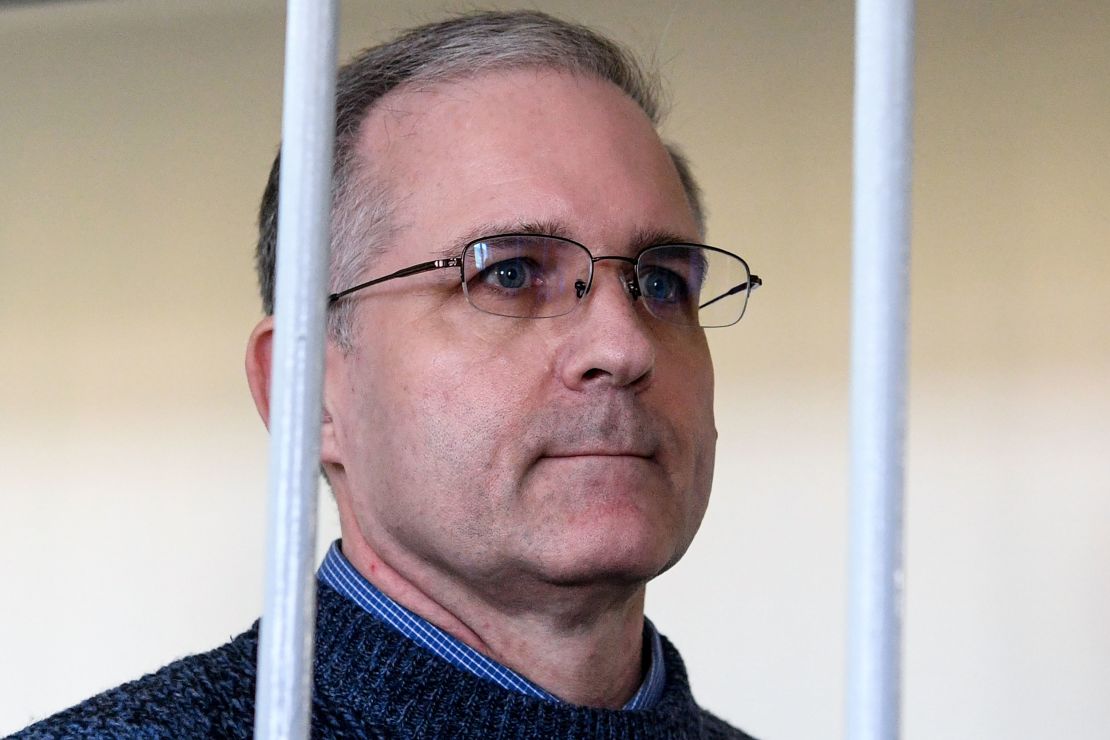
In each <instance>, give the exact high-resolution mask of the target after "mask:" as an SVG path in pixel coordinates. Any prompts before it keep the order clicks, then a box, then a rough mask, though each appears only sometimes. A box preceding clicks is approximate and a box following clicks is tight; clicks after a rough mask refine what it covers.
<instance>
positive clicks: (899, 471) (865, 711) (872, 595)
mask: <svg viewBox="0 0 1110 740" xmlns="http://www.w3.org/2000/svg"><path fill="white" fill-rule="evenodd" d="M912 112H913V2H912V0H859V1H858V2H857V4H856V75H855V131H854V137H853V138H854V144H853V149H854V151H853V159H854V161H853V177H854V182H853V189H854V206H853V242H854V246H853V259H852V283H853V299H852V468H851V469H852V473H851V478H852V498H851V508H852V513H851V553H850V562H849V568H850V573H849V591H850V593H849V606H848V676H847V706H846V729H847V737H848V740H894V738H897V737H899V733H900V713H901V640H902V491H903V484H904V473H903V459H904V454H905V453H904V448H905V443H904V440H905V408H906V400H905V394H906V330H907V316H908V292H909V253H910V250H909V230H910V217H909V214H910V207H909V201H910V165H911V158H912V129H911V124H912V121H911V118H912Z"/></svg>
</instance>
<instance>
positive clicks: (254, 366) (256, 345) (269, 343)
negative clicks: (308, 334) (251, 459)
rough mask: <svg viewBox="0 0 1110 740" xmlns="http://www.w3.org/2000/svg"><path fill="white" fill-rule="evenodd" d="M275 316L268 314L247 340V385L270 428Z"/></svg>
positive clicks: (259, 411)
mask: <svg viewBox="0 0 1110 740" xmlns="http://www.w3.org/2000/svg"><path fill="white" fill-rule="evenodd" d="M273 349H274V317H273V316H266V317H265V318H263V319H262V320H261V321H259V322H258V325H257V326H255V327H254V331H252V332H251V336H250V339H248V340H247V356H246V370H247V385H249V386H250V389H251V397H252V398H253V399H254V406H255V408H257V409H258V415H259V416H261V417H262V423H264V424H265V425H266V428H267V429H269V428H270V377H271V375H270V373H271V370H272V367H273Z"/></svg>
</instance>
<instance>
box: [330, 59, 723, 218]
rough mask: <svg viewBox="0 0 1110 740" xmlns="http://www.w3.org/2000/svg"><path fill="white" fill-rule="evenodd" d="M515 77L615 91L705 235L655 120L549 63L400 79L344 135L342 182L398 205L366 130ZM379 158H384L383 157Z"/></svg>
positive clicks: (598, 78)
mask: <svg viewBox="0 0 1110 740" xmlns="http://www.w3.org/2000/svg"><path fill="white" fill-rule="evenodd" d="M520 73H534V74H536V75H543V74H545V73H552V74H558V75H563V76H565V77H568V78H571V79H574V80H580V81H591V82H597V83H601V86H602V87H604V88H606V89H609V90H611V91H612V92H615V93H617V94H618V95H619V96H620V97H621V98H622V99H623V100H624V101H625V102H627V103H628V104H629V106H630V107H629V112H631V113H632V114H633V115H638V116H640V117H642V119H643V121H644V123H646V124H647V128H648V129H649V130H650V131H651V132H652V133H653V134H654V136H655V138H656V139H657V140H658V142H659V144H660V147H661V148H662V149H663V151H664V153H665V154H666V155H667V158H668V160H669V161H670V163H671V165H672V167H673V168H674V169H675V175H676V177H678V179H679V181H680V184H681V185H682V190H683V193H684V195H686V200H687V205H688V206H689V207H690V209H691V211H692V212H693V214H694V220H695V222H697V225H698V230H699V236H702V237H703V236H704V224H703V223H702V221H701V215H700V213H699V209H698V207H697V204H695V203H692V202H690V198H689V193H688V192H687V188H686V183H685V182H682V180H683V173H682V172H681V169H680V165H679V163H678V162H677V161H675V160H676V159H678V158H681V157H682V154H681V153H680V152H679V151H678V150H677V148H676V147H675V146H674V145H672V144H671V143H670V142H668V141H666V140H665V139H664V138H663V137H662V134H661V132H660V131H659V122H658V121H657V120H656V118H655V117H653V116H652V115H651V112H650V111H647V110H645V109H644V106H643V105H642V104H641V102H640V101H639V100H637V99H636V98H634V97H633V96H632V95H630V94H629V93H628V91H627V90H626V89H624V88H623V87H621V86H620V85H618V84H617V83H615V82H614V81H613V80H612V79H610V78H608V77H605V76H603V75H601V74H599V73H597V72H596V71H594V70H591V69H584V68H581V67H579V66H576V65H573V64H566V65H554V64H546V63H521V64H512V65H487V66H485V67H484V68H480V69H478V70H471V71H465V72H462V71H455V72H453V73H451V74H443V75H435V76H431V77H427V78H415V79H409V80H405V81H404V82H402V83H400V84H398V85H396V86H395V87H393V88H392V89H390V90H389V91H388V92H386V93H384V94H383V95H381V96H380V97H378V98H377V99H376V100H374V101H373V102H372V103H371V104H369V105H368V106H366V108H365V110H364V111H363V113H362V116H361V118H360V119H359V123H358V125H357V126H356V127H355V128H353V129H352V130H350V131H349V132H348V135H347V136H348V138H347V141H346V142H345V145H346V147H345V148H346V154H347V156H346V157H345V158H344V159H345V165H346V173H345V176H346V177H347V178H352V177H353V178H355V179H357V180H361V181H363V182H373V183H374V184H375V185H376V186H377V187H378V188H379V189H380V192H381V194H382V195H383V196H385V197H386V198H388V199H389V200H390V201H391V203H392V204H393V205H394V206H396V205H398V204H399V203H400V202H401V201H403V200H404V199H405V196H406V195H407V194H406V193H405V192H404V191H403V187H402V186H403V183H399V182H397V181H396V179H395V178H394V177H392V176H391V173H390V172H389V171H388V158H387V157H388V146H387V148H385V149H378V150H377V151H372V150H371V147H373V146H374V142H375V140H376V139H375V137H377V136H379V135H380V134H381V132H380V131H379V132H370V131H369V130H368V129H369V128H370V127H372V126H375V125H377V124H379V123H382V124H384V128H385V135H386V136H389V125H388V123H387V122H386V117H387V116H388V115H390V114H393V113H398V114H400V115H401V116H402V117H408V116H421V115H423V114H424V113H425V112H426V111H427V109H428V108H427V106H425V105H421V104H419V103H417V104H415V105H409V104H408V103H402V104H400V105H397V106H396V107H391V106H392V105H393V104H395V103H397V102H398V101H405V100H406V99H408V100H417V101H419V100H420V96H421V95H428V96H429V98H431V97H432V96H437V95H442V94H443V93H444V92H445V91H447V90H450V89H451V88H455V87H465V86H466V85H468V84H478V83H480V82H481V81H482V80H484V79H487V78H491V77H505V76H509V75H516V74H520ZM538 95H539V96H542V93H538ZM403 135H404V134H403ZM383 154H384V155H386V156H385V157H383V156H382V155H383ZM382 165H386V167H385V168H384V169H383V168H382ZM393 226H394V227H395V228H396V227H401V226H403V224H397V223H394V224H393Z"/></svg>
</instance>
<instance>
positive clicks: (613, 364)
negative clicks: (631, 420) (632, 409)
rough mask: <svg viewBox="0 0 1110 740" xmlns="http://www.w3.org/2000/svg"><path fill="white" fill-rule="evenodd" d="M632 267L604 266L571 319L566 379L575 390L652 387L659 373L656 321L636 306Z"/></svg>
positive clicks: (564, 350)
mask: <svg viewBox="0 0 1110 740" xmlns="http://www.w3.org/2000/svg"><path fill="white" fill-rule="evenodd" d="M603 265H605V266H604V267H603ZM634 290H635V281H634V280H633V279H632V278H631V275H630V272H629V270H628V267H627V266H626V265H621V264H620V263H604V262H599V263H598V264H597V265H596V266H595V269H594V279H593V284H592V285H591V286H590V290H589V293H587V294H586V295H585V296H583V297H582V299H581V300H582V303H581V304H580V305H579V306H578V308H577V309H576V310H575V311H574V312H573V313H572V314H571V315H570V316H568V317H567V319H568V322H569V323H570V329H569V332H568V334H567V336H566V337H565V339H564V342H563V346H562V352H561V355H562V356H561V360H560V368H559V370H560V374H561V376H562V380H563V383H564V385H566V386H567V387H568V388H570V389H572V390H589V389H591V388H594V387H599V386H610V387H615V388H625V387H633V388H635V389H636V390H640V389H642V388H645V387H647V385H648V384H649V383H650V381H651V374H652V370H653V369H654V368H655V350H656V347H655V337H654V335H653V333H652V326H651V324H650V323H649V322H652V321H654V319H652V318H651V317H649V316H647V314H646V313H645V312H644V310H643V309H642V308H641V307H640V306H638V305H637V303H638V302H636V301H634V300H633V292H634Z"/></svg>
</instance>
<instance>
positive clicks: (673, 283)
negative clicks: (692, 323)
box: [640, 267, 687, 303]
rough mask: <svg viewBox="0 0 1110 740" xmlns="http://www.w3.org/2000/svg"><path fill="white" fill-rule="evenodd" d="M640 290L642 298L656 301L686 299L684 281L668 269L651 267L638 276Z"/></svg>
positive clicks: (669, 301) (672, 301)
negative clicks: (648, 270)
mask: <svg viewBox="0 0 1110 740" xmlns="http://www.w3.org/2000/svg"><path fill="white" fill-rule="evenodd" d="M640 291H641V292H642V293H643V296H644V298H646V299H648V300H650V301H656V302H658V303H678V302H681V301H684V300H686V297H687V290H686V281H685V280H683V279H682V277H681V276H680V275H678V274H676V273H674V272H671V271H670V270H665V269H663V268H661V267H655V268H652V269H651V271H650V272H647V273H646V274H644V275H642V276H641V277H640Z"/></svg>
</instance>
